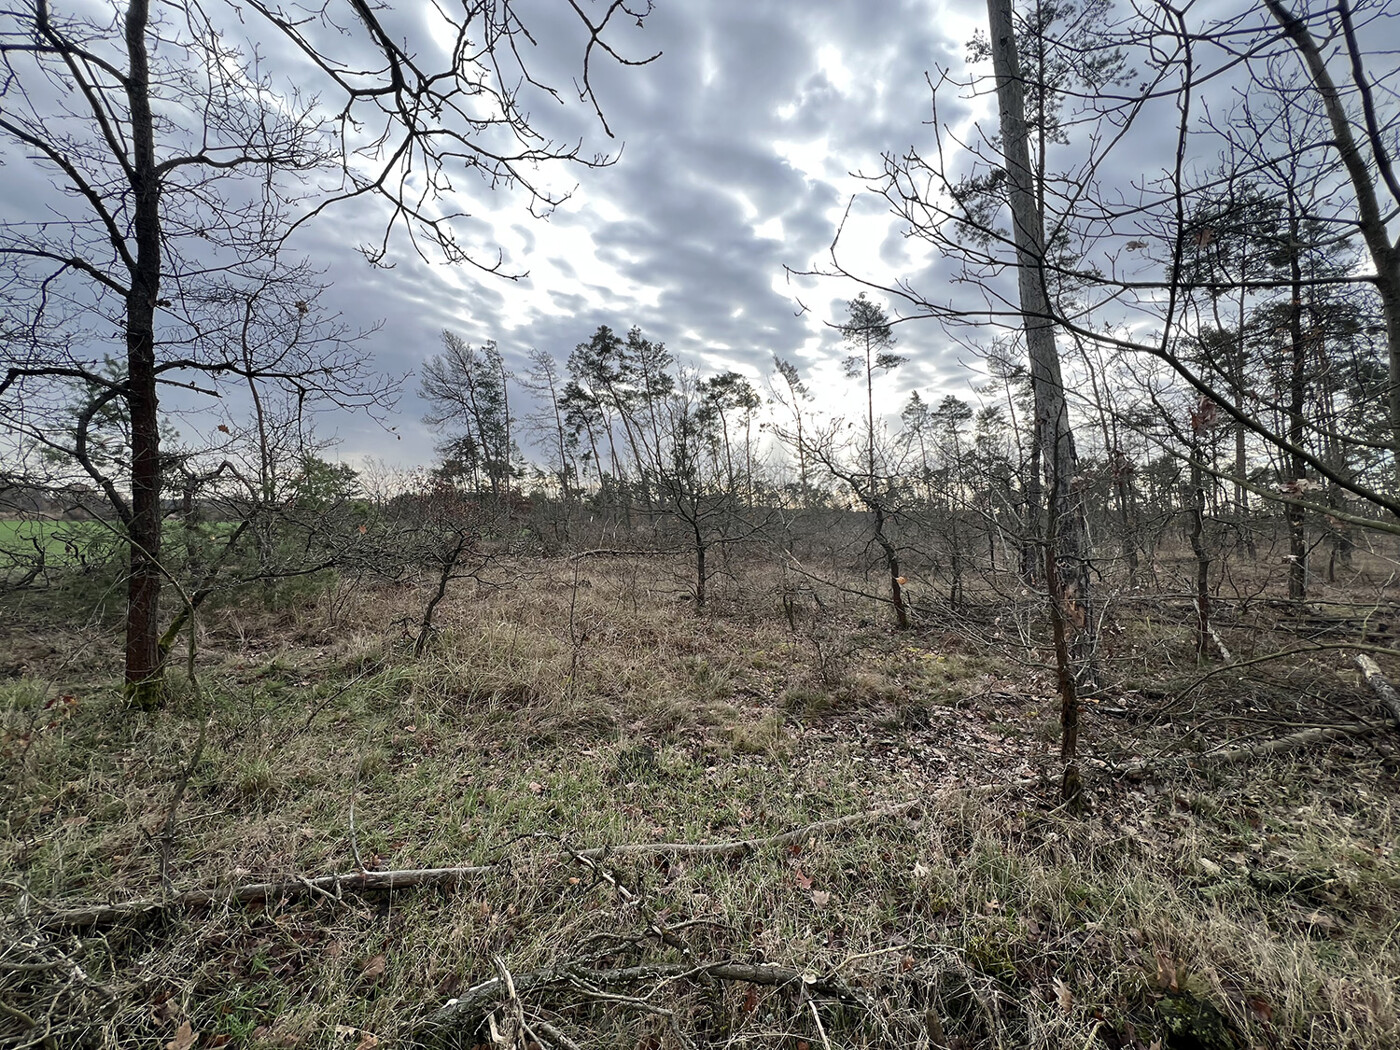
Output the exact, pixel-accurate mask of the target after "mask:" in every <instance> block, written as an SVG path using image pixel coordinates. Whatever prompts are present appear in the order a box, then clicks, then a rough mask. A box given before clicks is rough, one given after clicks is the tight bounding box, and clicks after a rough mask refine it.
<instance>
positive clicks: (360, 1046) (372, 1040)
mask: <svg viewBox="0 0 1400 1050" xmlns="http://www.w3.org/2000/svg"><path fill="white" fill-rule="evenodd" d="M378 1045H379V1036H377V1035H375V1034H374V1033H373V1032H364V1033H362V1034H361V1035H360V1041H359V1042H358V1043H356V1044H355V1050H374V1048H375V1047H376V1046H378Z"/></svg>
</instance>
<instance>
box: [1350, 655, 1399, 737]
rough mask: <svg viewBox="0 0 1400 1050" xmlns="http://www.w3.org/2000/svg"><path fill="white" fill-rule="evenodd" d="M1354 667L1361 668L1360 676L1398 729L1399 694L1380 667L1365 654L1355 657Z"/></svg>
mask: <svg viewBox="0 0 1400 1050" xmlns="http://www.w3.org/2000/svg"><path fill="white" fill-rule="evenodd" d="M1356 666H1357V667H1359V668H1361V676H1362V677H1363V678H1365V679H1366V684H1367V685H1369V686H1370V687H1371V692H1373V693H1375V694H1376V696H1378V697H1380V700H1381V703H1383V704H1385V706H1386V709H1387V710H1389V711H1390V717H1391V718H1393V719H1395V725H1396V728H1398V729H1400V693H1397V692H1396V691H1395V687H1394V686H1393V685H1391V684H1390V680H1389V679H1388V678H1386V676H1385V675H1384V674H1383V673H1382V672H1381V665H1380V664H1378V663H1376V661H1375V660H1372V659H1371V658H1370V657H1369V656H1367V655H1366V654H1365V653H1360V654H1358V655H1357V657H1356Z"/></svg>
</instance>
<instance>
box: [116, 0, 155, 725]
mask: <svg viewBox="0 0 1400 1050" xmlns="http://www.w3.org/2000/svg"><path fill="white" fill-rule="evenodd" d="M148 14H149V11H148V4H147V0H135V2H133V3H132V4H131V6H130V7H128V8H127V12H126V24H125V36H126V48H127V58H128V60H129V62H130V72H129V74H128V77H127V83H126V90H127V101H128V104H129V106H130V112H131V153H132V174H131V181H132V189H133V195H132V208H133V215H132V223H133V228H134V229H135V232H136V259H135V263H134V265H133V266H132V270H131V289H130V291H129V292H128V293H127V297H126V359H127V392H126V401H127V407H128V409H129V411H130V413H131V520H130V522H129V523H128V525H127V539H128V542H129V544H130V567H131V568H130V576H129V577H128V580H127V610H126V693H127V697H128V698H129V699H130V700H131V701H132V703H134V704H135V705H136V706H138V707H146V708H151V707H157V706H159V704H160V703H161V699H162V692H163V689H162V683H161V671H162V668H161V659H160V584H161V576H160V540H161V535H160V526H161V513H160V483H161V476H160V475H161V468H160V425H159V413H158V408H159V402H158V399H157V396H156V359H155V313H156V300H157V298H158V296H159V292H160V267H161V245H160V180H159V177H158V176H157V174H156V162H155V124H154V119H153V117H152V115H151V100H150V68H149V63H148V61H147V54H146V22H147V17H148Z"/></svg>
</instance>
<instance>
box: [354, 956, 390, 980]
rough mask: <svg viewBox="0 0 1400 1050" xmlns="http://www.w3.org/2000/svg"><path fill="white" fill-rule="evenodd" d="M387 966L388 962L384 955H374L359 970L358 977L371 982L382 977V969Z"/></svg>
mask: <svg viewBox="0 0 1400 1050" xmlns="http://www.w3.org/2000/svg"><path fill="white" fill-rule="evenodd" d="M388 964H389V960H388V959H386V958H385V957H384V953H383V952H381V953H380V954H378V955H376V956H375V957H374V958H373V959H371V960H370V961H369V962H367V963H365V965H364V967H363V968H362V969H361V970H360V976H361V977H365V978H368V979H369V980H373V979H375V978H376V977H383V976H384V968H385V967H386V966H387V965H388Z"/></svg>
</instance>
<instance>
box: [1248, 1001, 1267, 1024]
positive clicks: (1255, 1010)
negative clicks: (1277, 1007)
mask: <svg viewBox="0 0 1400 1050" xmlns="http://www.w3.org/2000/svg"><path fill="white" fill-rule="evenodd" d="M1245 1005H1246V1006H1248V1007H1249V1012H1250V1014H1252V1015H1253V1017H1254V1019H1255V1020H1256V1021H1262V1022H1263V1023H1264V1024H1268V1023H1269V1022H1270V1021H1272V1020H1273V1019H1274V1007H1273V1004H1272V1003H1270V1002H1269V1000H1267V999H1265V998H1264V997H1263V996H1262V995H1251V996H1250V997H1249V998H1248V999H1246V1000H1245Z"/></svg>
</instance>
